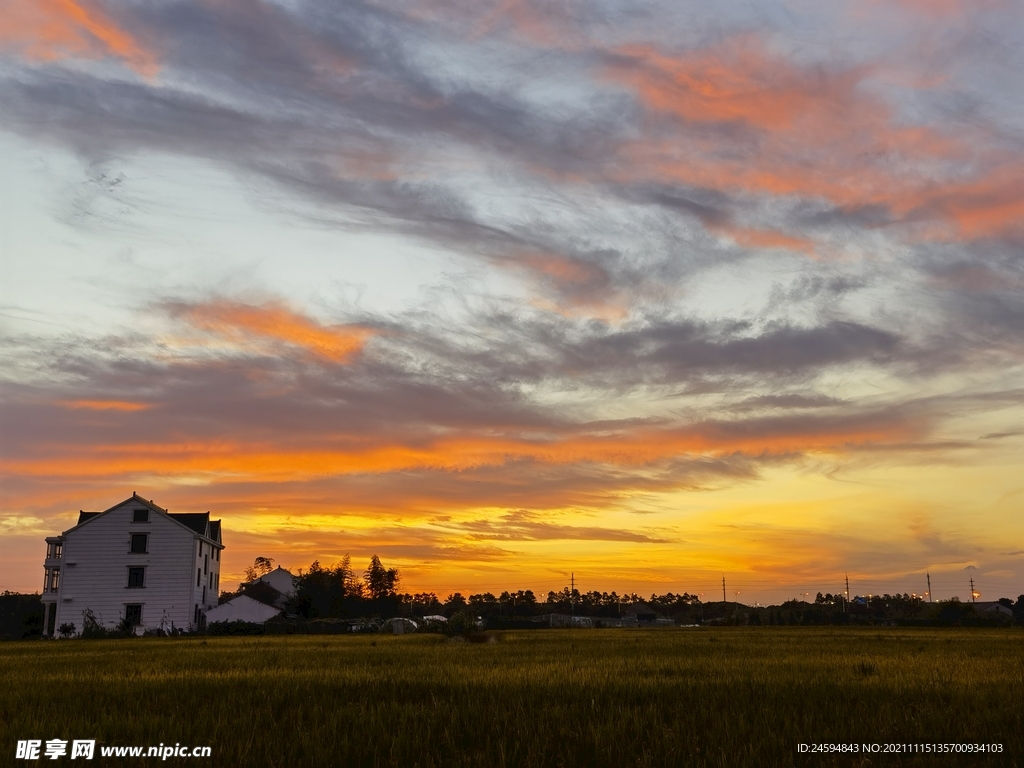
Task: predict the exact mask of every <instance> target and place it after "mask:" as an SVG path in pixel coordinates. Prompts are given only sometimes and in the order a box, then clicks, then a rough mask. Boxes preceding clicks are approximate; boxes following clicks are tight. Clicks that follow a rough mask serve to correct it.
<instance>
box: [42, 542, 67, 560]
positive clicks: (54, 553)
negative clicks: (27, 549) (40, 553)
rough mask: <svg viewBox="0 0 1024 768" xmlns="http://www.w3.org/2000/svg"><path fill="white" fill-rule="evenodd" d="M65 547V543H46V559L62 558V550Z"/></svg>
mask: <svg viewBox="0 0 1024 768" xmlns="http://www.w3.org/2000/svg"><path fill="white" fill-rule="evenodd" d="M63 548H64V545H63V544H47V545H46V559H47V560H49V559H50V558H53V559H55V560H57V559H60V553H61V550H62V549H63Z"/></svg>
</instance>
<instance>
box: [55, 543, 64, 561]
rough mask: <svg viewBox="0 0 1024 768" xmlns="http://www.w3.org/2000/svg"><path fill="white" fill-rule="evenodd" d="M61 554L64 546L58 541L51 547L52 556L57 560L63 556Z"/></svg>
mask: <svg viewBox="0 0 1024 768" xmlns="http://www.w3.org/2000/svg"><path fill="white" fill-rule="evenodd" d="M63 552H64V545H63V544H62V543H61V542H59V541H58V542H57V543H56V544H54V545H53V556H54V557H55V558H57V559H58V560H59V559H60V556H61V555H62V554H63Z"/></svg>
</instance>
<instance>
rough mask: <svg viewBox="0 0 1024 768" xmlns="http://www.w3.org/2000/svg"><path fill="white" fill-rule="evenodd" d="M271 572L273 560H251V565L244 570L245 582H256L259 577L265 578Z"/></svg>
mask: <svg viewBox="0 0 1024 768" xmlns="http://www.w3.org/2000/svg"><path fill="white" fill-rule="evenodd" d="M272 570H274V558H272V557H262V556H261V557H257V558H256V559H255V560H253V562H252V565H250V566H249V567H248V568H246V569H245V580H246V581H256V579H258V578H259V577H260V576H266V575H267V574H268V573H270V572H271V571H272Z"/></svg>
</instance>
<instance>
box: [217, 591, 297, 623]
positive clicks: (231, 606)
mask: <svg viewBox="0 0 1024 768" xmlns="http://www.w3.org/2000/svg"><path fill="white" fill-rule="evenodd" d="M279 613H281V610H280V609H279V608H275V607H274V606H272V605H267V604H266V603H261V602H260V601H259V600H253V599H252V598H251V597H249V596H248V595H239V596H238V597H233V598H231V599H230V600H228V601H227V602H226V603H221V604H220V605H218V606H217V607H216V608H211V609H210V610H208V611H207V612H206V621H207V624H212V623H213V622H215V621H248V622H250V623H252V624H262V623H263V622H265V621H267V620H268V619H272V618H274V617H275V616H277V615H278V614H279Z"/></svg>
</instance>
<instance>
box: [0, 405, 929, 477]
mask: <svg viewBox="0 0 1024 768" xmlns="http://www.w3.org/2000/svg"><path fill="white" fill-rule="evenodd" d="M880 421H884V420H880ZM919 432H920V428H919V427H918V426H917V425H914V424H908V423H879V421H870V420H869V421H868V422H866V423H865V424H863V425H859V424H837V425H826V426H822V427H819V428H810V429H794V428H792V427H787V426H785V425H779V427H778V428H775V429H773V428H772V425H761V431H760V432H758V431H756V430H754V429H750V428H748V429H736V428H731V427H730V426H729V425H726V424H707V425H697V426H694V427H689V428H676V429H655V428H635V429H626V430H618V431H609V432H606V433H593V434H582V435H573V436H568V437H550V438H547V439H541V438H528V437H525V436H516V435H512V436H487V435H476V434H467V435H453V436H445V437H436V438H432V439H430V438H427V439H422V440H420V441H418V442H408V443H405V444H384V445H382V444H380V443H378V442H375V441H372V440H370V439H369V438H366V439H363V438H353V437H351V436H338V437H336V438H335V439H334V441H331V442H333V444H331V443H330V442H328V441H326V440H324V439H320V440H317V441H316V443H317V444H314V445H292V446H289V445H287V444H282V443H281V442H280V441H279V442H277V443H275V444H273V445H269V444H263V443H256V442H248V443H246V442H238V441H235V440H223V441H209V442H195V443H178V444H171V443H168V444H160V445H151V444H145V443H139V444H130V445H106V446H97V447H95V448H92V449H89V450H88V451H84V452H82V453H80V454H78V455H67V454H66V453H65V452H64V451H61V450H60V449H59V448H56V447H55V452H54V454H51V456H50V457H49V458H45V459H31V458H11V459H6V460H4V461H2V462H0V472H12V473H13V472H17V473H22V474H25V475H37V476H38V475H54V476H64V477H73V476H101V475H105V476H117V475H133V474H153V473H156V474H163V475H175V474H205V475H233V476H237V477H260V478H262V479H264V480H267V479H271V478H278V479H296V478H302V477H307V478H308V477H313V476H329V475H345V474H359V473H371V472H395V471H401V470H410V469H435V470H443V471H461V470H466V469H471V468H476V467H481V466H500V465H502V464H506V463H508V462H510V461H516V460H523V459H530V460H535V461H540V462H543V463H546V464H556V465H557V464H577V463H598V464H609V465H614V466H620V467H639V466H642V465H644V464H649V463H651V462H656V461H662V460H666V459H673V458H678V457H684V456H695V455H696V456H725V455H729V454H735V453H744V454H748V455H766V454H775V455H779V454H787V453H797V452H823V453H834V452H843V451H845V450H847V449H849V448H850V447H852V446H857V445H867V444H876V443H886V444H891V443H894V442H900V441H904V440H907V439H910V438H912V437H914V436H915V435H917V434H919Z"/></svg>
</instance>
